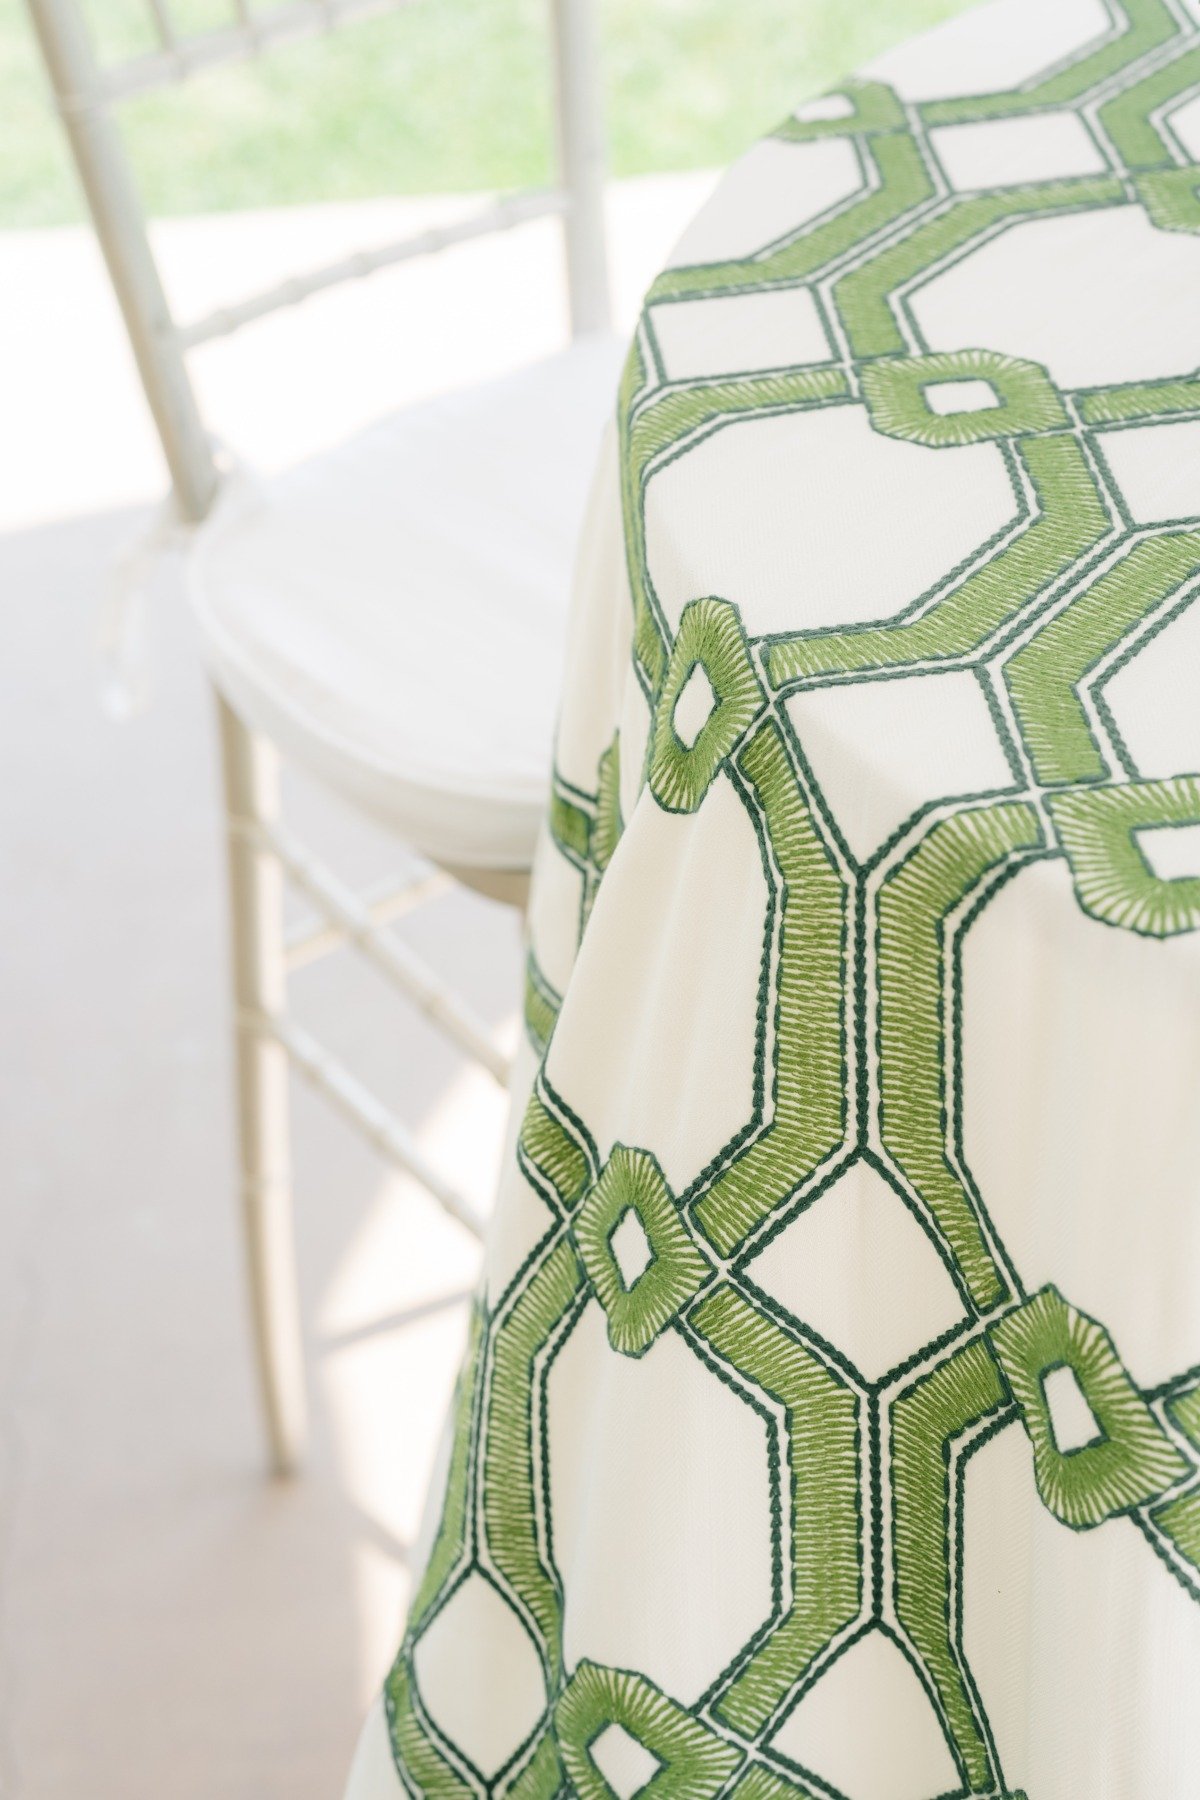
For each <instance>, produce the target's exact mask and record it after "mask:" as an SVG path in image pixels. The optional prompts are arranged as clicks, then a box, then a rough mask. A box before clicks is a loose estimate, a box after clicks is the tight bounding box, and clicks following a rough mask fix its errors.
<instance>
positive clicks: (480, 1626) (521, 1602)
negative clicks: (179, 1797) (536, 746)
mask: <svg viewBox="0 0 1200 1800" xmlns="http://www.w3.org/2000/svg"><path fill="white" fill-rule="evenodd" d="M1198 156H1200V26H1198V23H1197V19H1196V17H1195V15H1194V13H1193V12H1191V11H1189V10H1188V8H1187V7H1185V6H1183V5H1181V4H1179V3H1178V0H1105V3H1103V4H1102V3H1101V0H1052V3H1049V4H1047V3H1046V0H1037V3H1036V4H1033V3H1032V0H996V3H995V4H992V5H989V6H986V7H984V8H982V9H980V10H979V11H978V12H976V13H973V14H970V15H968V16H966V17H964V18H962V19H960V20H959V21H957V22H956V23H954V24H953V25H950V26H947V27H945V28H943V29H941V30H939V31H938V32H936V33H934V34H932V35H931V36H929V37H927V38H924V39H922V40H920V41H919V42H918V43H916V44H913V45H909V46H906V47H905V48H903V49H902V50H900V51H897V52H895V53H893V54H892V55H891V56H889V57H887V58H885V59H883V60H882V61H881V62H880V63H878V64H877V65H876V66H875V67H874V68H873V69H871V70H869V71H867V72H866V73H865V75H864V76H863V77H861V78H860V79H858V80H856V81H853V82H850V83H847V84H846V86H845V88H844V90H843V91H842V92H841V93H840V94H837V95H833V96H827V97H826V98H825V99H823V100H822V101H820V102H818V103H816V104H815V105H811V106H808V107H805V108H803V109H802V110H801V111H800V112H799V113H798V114H797V115H795V116H794V117H793V118H791V119H789V120H786V121H785V122H784V124H783V125H782V126H781V127H780V128H779V130H778V131H777V132H776V133H775V134H774V135H773V136H772V138H771V139H769V140H768V141H767V142H766V143H765V144H764V145H762V146H759V147H758V149H756V150H755V151H753V152H752V153H751V155H750V156H749V157H748V158H746V159H745V161H744V162H743V163H742V164H741V165H739V167H738V168H737V169H735V170H734V171H733V172H732V173H731V175H730V177H729V179H728V180H727V182H726V183H725V184H724V186H723V187H722V188H720V189H719V190H718V192H717V194H716V196H715V197H714V199H713V200H712V202H711V203H710V205H709V206H708V207H707V208H706V210H705V211H704V213H703V214H702V215H701V217H700V218H699V219H698V220H697V221H696V223H695V225H694V226H693V227H692V228H691V230H690V231H689V232H688V233H687V235H686V236H685V238H684V240H683V242H682V244H681V245H680V247H679V249H678V251H677V253H676V255H675V257H674V258H673V260H672V262H671V265H670V266H669V267H668V268H667V269H666V270H665V271H664V273H663V274H662V276H661V277H660V278H659V280H658V281H657V282H656V283H655V284H654V286H653V288H652V289H651V291H650V293H649V294H648V296H647V301H646V306H645V309H644V312H643V316H642V319H641V322H640V325H639V327H638V331H637V334H636V337H635V340H634V343H633V346H632V349H631V353H630V357H629V360H628V363H627V365H626V372H625V376H624V378H623V384H622V391H621V397H620V402H619V412H618V420H617V428H616V431H615V433H614V434H613V435H612V436H611V438H610V441H609V445H608V449H607V452H606V457H605V461H604V463H603V465H602V469H601V473H600V476H599V479H598V482H597V485H596V487H595V490H594V493H593V501H592V507H591V511H590V514H589V518H588V522H587V525H586V528H585V532H584V537H583V544H582V552H581V557H580V564H579V576H578V585H577V607H576V616H575V619H574V625H573V635H572V641H571V646H570V650H569V657H568V668H567V683H566V697H565V703H564V707H563V713H562V720H561V725H560V730H559V734H558V740H557V758H556V772H555V790H554V796H553V800H552V803H551V808H550V813H549V818H548V822H547V827H546V830H545V832H544V835H543V839H542V845H541V850H540V854H539V862H538V866H537V869H536V871H535V882H534V893H533V900H532V910H531V921H530V962H529V981H528V992H527V1004H526V1021H527V1027H528V1034H529V1049H528V1054H527V1058H526V1065H525V1068H524V1070H523V1072H522V1075H521V1077H520V1079H519V1081H518V1084H517V1089H518V1091H517V1095H516V1105H517V1112H516V1124H515V1126H514V1141H513V1144H512V1146H511V1153H510V1155H509V1157H508V1159H507V1162H506V1167H505V1173H504V1176H503V1181H502V1186H501V1191H500V1195H499V1201H498V1205H497V1210H496V1215H495V1223H494V1228H493V1232H492V1238H491V1242H490V1244H489V1248H488V1254H487V1261H486V1273H485V1279H484V1283H483V1286H482V1289H481V1292H480V1296H479V1300H478V1305H477V1307H476V1309H475V1315H474V1320H473V1324H472V1329H471V1335H470V1344H469V1348H468V1353H467V1357H466V1360H465V1363H464V1368H463V1373H462V1377H461V1381H460V1386H459V1391H458V1397H457V1401H456V1405H455V1411H454V1417H453V1420H452V1422H451V1430H450V1440H449V1450H448V1454H447V1457H446V1459H445V1462H444V1465H443V1469H442V1472H441V1474H440V1476H439V1478H438V1480H437V1482H436V1483H435V1491H434V1493H433V1495H432V1497H431V1515H430V1519H431V1525H430V1532H429V1546H428V1549H427V1551H426V1552H425V1553H424V1554H423V1556H422V1557H421V1558H420V1559H419V1562H420V1573H419V1575H418V1579H417V1585H416V1591H415V1594H414V1597H413V1601H412V1606H411V1611H410V1616H409V1622H408V1627H407V1630H406V1633H405V1636H404V1640H403V1643H402V1645H401V1648H400V1651H399V1654H398V1656H397V1659H396V1662H395V1665H394V1668H393V1670H392V1672H391V1674H390V1675H389V1677H388V1680H387V1682H386V1685H385V1693H384V1704H383V1709H382V1710H381V1711H380V1712H377V1713H376V1715H375V1716H374V1720H373V1723H372V1726H371V1727H370V1731H371V1734H372V1735H371V1736H370V1738H369V1740H368V1741H369V1743H370V1744H371V1745H372V1746H373V1748H372V1749H371V1750H370V1758H372V1759H373V1760H365V1761H364V1763H363V1765H362V1766H361V1769H360V1773H359V1774H358V1776H356V1778H355V1779H354V1780H353V1781H352V1782H351V1787H350V1790H349V1791H350V1797H351V1800H382V1797H383V1796H384V1795H385V1794H389V1795H390V1794H395V1793H398V1792H407V1793H409V1794H412V1795H419V1796H433V1795H437V1796H459V1795H463V1796H466V1795H476V1796H483V1795H496V1796H512V1797H513V1800H554V1797H555V1796H560V1795H562V1796H566V1795H572V1796H580V1797H581V1800H613V1797H614V1796H617V1797H619V1800H630V1797H631V1796H632V1795H634V1794H641V1795H643V1796H645V1797H646V1800H717V1797H718V1796H728V1797H729V1800H934V1797H935V1796H937V1797H948V1796H968V1795H971V1796H988V1797H990V1800H1001V1797H1005V1800H1015V1797H1016V1796H1018V1795H1021V1796H1026V1797H1027V1800H1082V1797H1083V1796H1085V1795H1086V1796H1087V1800H1194V1797H1195V1796H1196V1795H1197V1794H1198V1793H1200V1706H1198V1705H1197V1700H1196V1696H1197V1694H1198V1693H1200V1106H1198V1105H1197V1094H1198V1092H1200V371H1198V365H1200V304H1198V297H1200V167H1198V166H1197V158H1198ZM388 1746H390V1759H389V1758H388V1757H386V1756H385V1755H384V1754H383V1751H384V1748H385V1747H388ZM364 1757H365V1758H366V1757H367V1752H366V1751H364Z"/></svg>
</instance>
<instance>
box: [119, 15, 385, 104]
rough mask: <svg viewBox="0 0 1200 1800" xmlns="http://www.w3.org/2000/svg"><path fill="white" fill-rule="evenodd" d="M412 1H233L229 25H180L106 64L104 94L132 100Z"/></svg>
mask: <svg viewBox="0 0 1200 1800" xmlns="http://www.w3.org/2000/svg"><path fill="white" fill-rule="evenodd" d="M152 3H153V0H152ZM159 4H160V5H161V4H162V0H159ZM412 4H413V0H287V3H286V4H283V5H276V6H269V7H253V6H251V5H250V4H249V3H248V0H234V4H233V6H232V9H231V13H230V21H229V23H228V24H227V25H221V26H215V27H210V28H209V29H208V30H207V31H193V32H188V33H183V32H180V31H179V30H178V29H177V28H176V29H175V30H174V32H173V41H172V42H171V43H170V44H169V45H167V44H165V43H163V41H162V36H161V32H160V33H158V34H157V35H158V36H159V41H160V45H161V48H159V49H157V50H149V51H146V52H145V53H143V54H142V55H140V56H133V57H129V58H128V59H127V60H125V61H124V62H117V63H112V64H110V65H108V66H107V67H106V68H105V69H104V72H103V75H102V78H101V80H102V88H103V94H104V98H105V99H106V100H108V101H121V100H130V99H132V98H133V97H134V96H135V95H138V94H147V93H152V92H153V91H154V90H155V89H156V88H161V87H168V86H170V85H171V84H172V83H173V82H177V81H185V80H187V78H188V77H189V76H192V75H200V74H204V73H206V72H207V71H208V70H210V69H216V68H220V67H221V65H222V64H225V63H240V62H250V61H252V60H253V59H254V58H255V57H258V56H261V55H262V54H263V53H264V52H266V51H268V50H272V49H274V48H275V47H276V46H279V45H283V44H288V43H294V42H297V41H299V40H301V39H303V38H309V37H319V36H321V35H322V34H323V33H325V32H330V31H337V30H338V29H339V28H340V27H341V26H343V25H350V24H355V23H357V22H358V21H360V20H366V19H371V18H375V17H377V16H378V15H379V14H381V13H388V12H397V11H399V10H400V9H401V8H402V7H405V6H410V5H412ZM158 10H159V6H155V12H156V13H157V12H158ZM163 10H165V7H164V8H163ZM168 22H170V21H168Z"/></svg>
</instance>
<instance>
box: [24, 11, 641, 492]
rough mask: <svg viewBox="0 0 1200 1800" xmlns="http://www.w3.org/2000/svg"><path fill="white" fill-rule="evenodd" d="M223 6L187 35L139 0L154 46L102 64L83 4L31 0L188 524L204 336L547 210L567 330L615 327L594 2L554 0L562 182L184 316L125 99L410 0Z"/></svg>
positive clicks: (196, 462)
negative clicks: (147, 196)
mask: <svg viewBox="0 0 1200 1800" xmlns="http://www.w3.org/2000/svg"><path fill="white" fill-rule="evenodd" d="M228 3H229V22H228V24H227V25H226V26H225V27H224V28H221V29H210V30H207V31H203V32H187V31H185V30H183V29H182V28H181V27H180V25H179V23H178V22H177V19H176V17H175V15H174V12H173V9H172V0H144V4H145V6H146V8H147V10H148V13H149V22H150V25H151V27H152V30H153V33H154V41H155V43H156V46H157V47H156V48H155V49H154V50H152V51H150V52H148V53H146V54H143V55H141V56H138V57H136V58H134V59H132V60H127V61H125V62H123V63H120V64H116V65H105V66H101V64H100V62H99V60H98V58H97V55H96V51H95V48H94V46H93V43H92V39H91V36H90V34H89V32H88V29H87V25H86V23H85V20H84V17H83V15H82V12H81V8H80V4H79V0H28V4H29V8H30V11H31V13H32V16H33V23H34V27H35V30H36V33H37V37H38V41H39V43H40V45H41V49H42V54H43V56H44V58H45V62H46V67H47V70H48V72H49V76H50V82H51V86H52V88H53V90H54V95H55V99H56V101H57V104H58V108H59V111H60V113H61V115H62V119H63V124H64V126H65V128H66V132H67V135H68V138H69V140H70V144H71V149H72V152H73V154H74V158H75V162H76V165H77V167H78V170H79V175H80V179H81V181H82V184H83V188H84V192H85V195H86V197H87V202H88V206H89V209H90V211H91V215H92V219H93V222H94V224H95V227H96V233H97V236H98V238H99V240H100V246H101V249H102V250H103V253H104V257H105V260H106V262H107V264H108V269H109V274H110V275H111V277H112V282H113V286H114V288H115V289H116V294H117V299H118V301H119V302H120V306H121V311H122V313H123V315H124V318H125V324H126V328H127V330H128V332H129V336H130V339H131V342H132V345H133V351H134V356H135V357H136V359H137V365H138V371H139V373H140V375H141V379H142V385H143V387H144V388H145V391H146V397H147V399H148V401H149V403H150V409H151V411H152V413H153V415H154V421H155V424H156V426H157V428H158V434H159V437H160V438H161V440H162V445H163V450H164V452H165V455H166V459H167V464H168V467H169V469H170V471H171V479H172V481H173V483H174V486H175V493H176V496H177V500H178V504H179V507H180V510H181V512H182V513H183V514H184V516H185V517H186V518H188V519H190V520H199V519H202V518H203V517H204V516H205V514H206V513H207V512H208V510H209V508H210V506H211V505H212V503H213V499H214V497H215V495H216V491H217V486H218V473H217V465H216V462H215V458H214V451H213V445H212V441H211V439H210V437H209V434H208V432H207V431H206V430H205V427H204V424H203V422H202V420H201V416H200V411H199V407H198V405H197V402H196V395H195V391H194V388H193V385H192V381H191V378H190V375H189V372H188V367H187V352H188V351H189V350H191V349H193V348H195V346H196V345H198V344H203V343H206V342H209V341H210V340H211V339H213V338H218V337H224V336H227V335H228V334H229V333H230V332H233V331H236V330H238V329H239V327H241V326H242V325H245V324H247V323H249V321H251V320H253V319H258V318H262V317H263V316H264V315H266V314H268V313H271V312H274V311H276V310H277V309H278V308H280V307H285V306H292V305H295V304H296V303H297V302H299V301H301V300H304V299H306V298H307V297H308V296H309V295H310V294H314V293H317V292H318V291H320V290H321V289H323V288H327V287H331V286H333V285H334V284H335V283H337V282H341V281H347V280H352V279H355V278H357V277H360V276H363V275H368V274H370V273H372V272H373V271H374V270H376V269H380V268H384V267H387V266H389V265H391V264H394V263H397V262H403V261H406V260H407V259H409V258H411V257H416V256H423V255H428V254H431V253H432V252H434V251H437V250H440V249H443V248H445V247H446V246H448V245H450V244H453V243H457V242H461V241H463V240H465V239H467V238H471V237H478V236H482V235H484V234H486V233H489V232H494V231H502V230H504V229H506V228H507V227H509V226H511V225H515V224H518V223H520V222H521V221H522V220H525V219H532V218H538V217H541V216H543V215H545V214H557V215H558V216H560V217H561V220H562V225H563V233H564V242H565V250H566V267H567V288H568V294H569V300H570V316H571V329H572V333H573V334H574V335H575V336H580V335H583V334H584V333H587V332H591V331H601V330H604V329H605V328H606V327H607V325H608V323H609V300H608V269H607V256H606V249H605V238H604V213H603V187H604V162H605V147H604V129H603V119H602V107H601V100H600V86H599V71H598V66H597V47H596V34H595V21H594V17H593V12H592V0H547V4H548V9H549V14H550V24H551V34H552V39H553V54H552V58H551V65H552V71H553V86H554V100H555V108H554V111H555V119H556V124H557V133H556V137H557V171H558V182H557V185H556V186H555V187H553V188H548V189H536V190H529V191H527V192H522V193H517V194H513V195H509V196H506V197H504V198H502V199H499V200H496V201H495V202H493V203H491V204H488V205H485V206H481V207H480V208H479V209H478V210H477V211H476V212H474V213H472V214H470V215H468V216H467V217H466V218H463V219H456V220H455V221H454V222H452V223H451V224H449V225H447V226H445V227H442V228H437V229H433V230H429V231H423V232H420V233H418V234H417V235H415V236H412V237H409V238H406V239H402V240H400V241H398V242H395V243H392V244H387V245H384V246H382V247H377V248H374V249H372V250H369V251H364V252H362V253H361V254H359V255H357V256H351V257H346V258H343V259H341V260H340V261H338V262H335V263H331V264H328V265H327V266H325V267H323V268H317V269H313V270H309V271H307V272H306V273H304V274H300V275H297V276H295V277H293V278H292V279H291V280H289V281H285V282H281V283H278V284H276V285H275V286H273V287H271V288H268V289H266V290H265V291H263V292H261V293H257V294H252V295H250V296H249V297H247V298H246V299H245V300H243V301H241V302H239V303H237V304H234V305H232V306H228V307H223V308H221V309H219V310H218V311H216V312H213V313H210V314H208V315H207V316H206V317H204V318H200V319H196V320H193V321H190V322H184V323H180V322H179V321H177V320H176V319H175V318H174V317H173V315H172V312H171V309H170V306H169V304H168V302H167V298H166V294H165V292H164V290H163V284H162V281H161V279H160V276H159V273H158V269H157V266H156V264H155V261H154V256H153V252H152V250H151V245H150V240H149V237H148V234H147V231H146V219H145V214H144V212H143V210H142V205H141V201H140V198H139V195H138V190H137V186H136V183H135V181H134V178H133V173H132V170H131V167H130V164H129V161H128V158H127V157H126V155H125V151H124V146H123V143H122V140H121V135H120V132H119V130H118V127H117V124H116V119H115V116H114V109H115V107H116V105H117V103H119V102H120V101H122V100H124V99H127V98H129V97H131V96H133V95H137V94H144V93H146V92H148V91H150V90H152V89H155V88H158V87H163V86H167V85H169V84H171V83H173V82H178V81H181V80H184V79H186V78H187V77H188V76H190V75H193V74H195V73H197V72H198V71H200V70H203V69H206V68H211V67H213V66H214V65H217V64H220V63H227V62H238V61H245V60H249V59H250V58H252V57H258V56H262V55H264V54H266V53H267V52H268V51H269V50H270V49H271V48H272V47H274V46H275V45H277V44H280V43H283V42H286V41H287V40H289V39H294V38H298V37H304V36H308V35H312V34H315V33H319V32H326V31H332V30H335V29H337V28H338V27H340V26H343V25H348V24H350V23H351V22H353V21H355V20H360V19H364V18H366V17H368V16H370V15H372V14H377V13H381V12H386V11H390V10H393V9H395V8H397V7H399V6H402V5H406V4H412V3H416V0H228Z"/></svg>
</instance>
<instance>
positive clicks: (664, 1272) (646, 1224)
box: [575, 1144, 708, 1356]
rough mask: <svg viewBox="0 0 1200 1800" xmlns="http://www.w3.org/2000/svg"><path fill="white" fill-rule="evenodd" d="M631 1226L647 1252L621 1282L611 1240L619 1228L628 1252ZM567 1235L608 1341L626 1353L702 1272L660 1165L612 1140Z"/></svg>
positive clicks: (649, 1335)
mask: <svg viewBox="0 0 1200 1800" xmlns="http://www.w3.org/2000/svg"><path fill="white" fill-rule="evenodd" d="M639 1228H640V1230H641V1233H642V1235H643V1237H644V1238H645V1243H646V1246H647V1249H648V1252H649V1254H648V1257H647V1259H646V1261H645V1262H644V1263H643V1265H642V1267H641V1269H640V1270H638V1272H637V1274H636V1276H635V1278H634V1279H633V1280H632V1281H631V1282H627V1281H626V1278H625V1272H624V1270H623V1269H622V1266H621V1264H620V1263H619V1262H618V1260H617V1248H618V1246H617V1245H616V1244H615V1243H614V1240H615V1239H616V1238H617V1235H618V1232H622V1233H623V1237H622V1244H621V1247H622V1248H625V1249H626V1250H627V1251H628V1250H629V1249H630V1243H629V1233H630V1232H631V1231H632V1232H634V1234H635V1236H636V1231H637V1229H639ZM575 1236H576V1240H577V1242H578V1244H579V1253H580V1255H581V1256H582V1257H583V1263H584V1267H585V1268H586V1270H587V1272H588V1274H589V1275H590V1277H591V1279H592V1282H593V1285H594V1286H595V1289H596V1293H597V1294H598V1295H599V1298H600V1304H601V1305H602V1306H603V1308H604V1310H605V1312H606V1314H607V1315H608V1336H609V1341H610V1343H611V1344H612V1347H613V1349H614V1350H620V1351H622V1352H624V1353H625V1354H626V1355H628V1356H641V1355H642V1354H643V1352H644V1351H646V1350H647V1349H648V1348H649V1347H650V1345H651V1344H652V1343H653V1342H654V1340H655V1338H656V1337H657V1336H658V1334H659V1332H660V1331H661V1330H662V1329H663V1326H664V1325H666V1324H667V1322H668V1321H669V1320H670V1319H672V1318H674V1316H675V1314H676V1313H677V1312H678V1310H679V1308H680V1307H681V1306H682V1305H683V1304H684V1303H685V1302H686V1301H688V1300H690V1299H691V1297H692V1295H693V1294H694V1293H695V1292H696V1289H697V1288H698V1287H699V1285H700V1283H701V1282H702V1281H703V1280H704V1277H705V1276H706V1275H707V1273H708V1263H707V1261H706V1260H705V1258H704V1256H703V1255H702V1254H701V1252H700V1250H699V1249H698V1248H697V1246H696V1244H695V1243H694V1242H693V1240H692V1239H691V1237H689V1235H688V1232H687V1228H686V1226H685V1225H684V1223H683V1221H682V1219H681V1218H680V1216H679V1210H678V1208H677V1206H676V1204H675V1199H674V1196H673V1195H672V1194H671V1191H670V1189H669V1188H668V1187H667V1184H666V1181H665V1179H664V1177H663V1173H662V1170H661V1169H660V1168H659V1166H658V1164H657V1162H656V1161H655V1160H654V1158H653V1157H652V1156H651V1155H649V1153H648V1152H647V1151H645V1150H629V1149H627V1148H626V1147H625V1145H623V1144H618V1145H617V1147H616V1148H615V1149H614V1151H613V1153H612V1155H611V1156H610V1157H609V1159H608V1162H607V1163H606V1164H605V1166H604V1168H603V1170H602V1171H601V1174H600V1179H599V1180H598V1181H597V1183H596V1185H595V1187H594V1188H593V1189H592V1191H591V1193H590V1194H589V1195H588V1197H587V1199H586V1200H585V1201H584V1203H583V1205H582V1207H581V1208H580V1210H579V1217H578V1219H577V1220H576V1223H575ZM627 1266H628V1267H629V1268H631V1269H632V1268H633V1267H634V1266H635V1265H634V1263H633V1262H630V1263H629V1264H628V1265H627Z"/></svg>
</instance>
